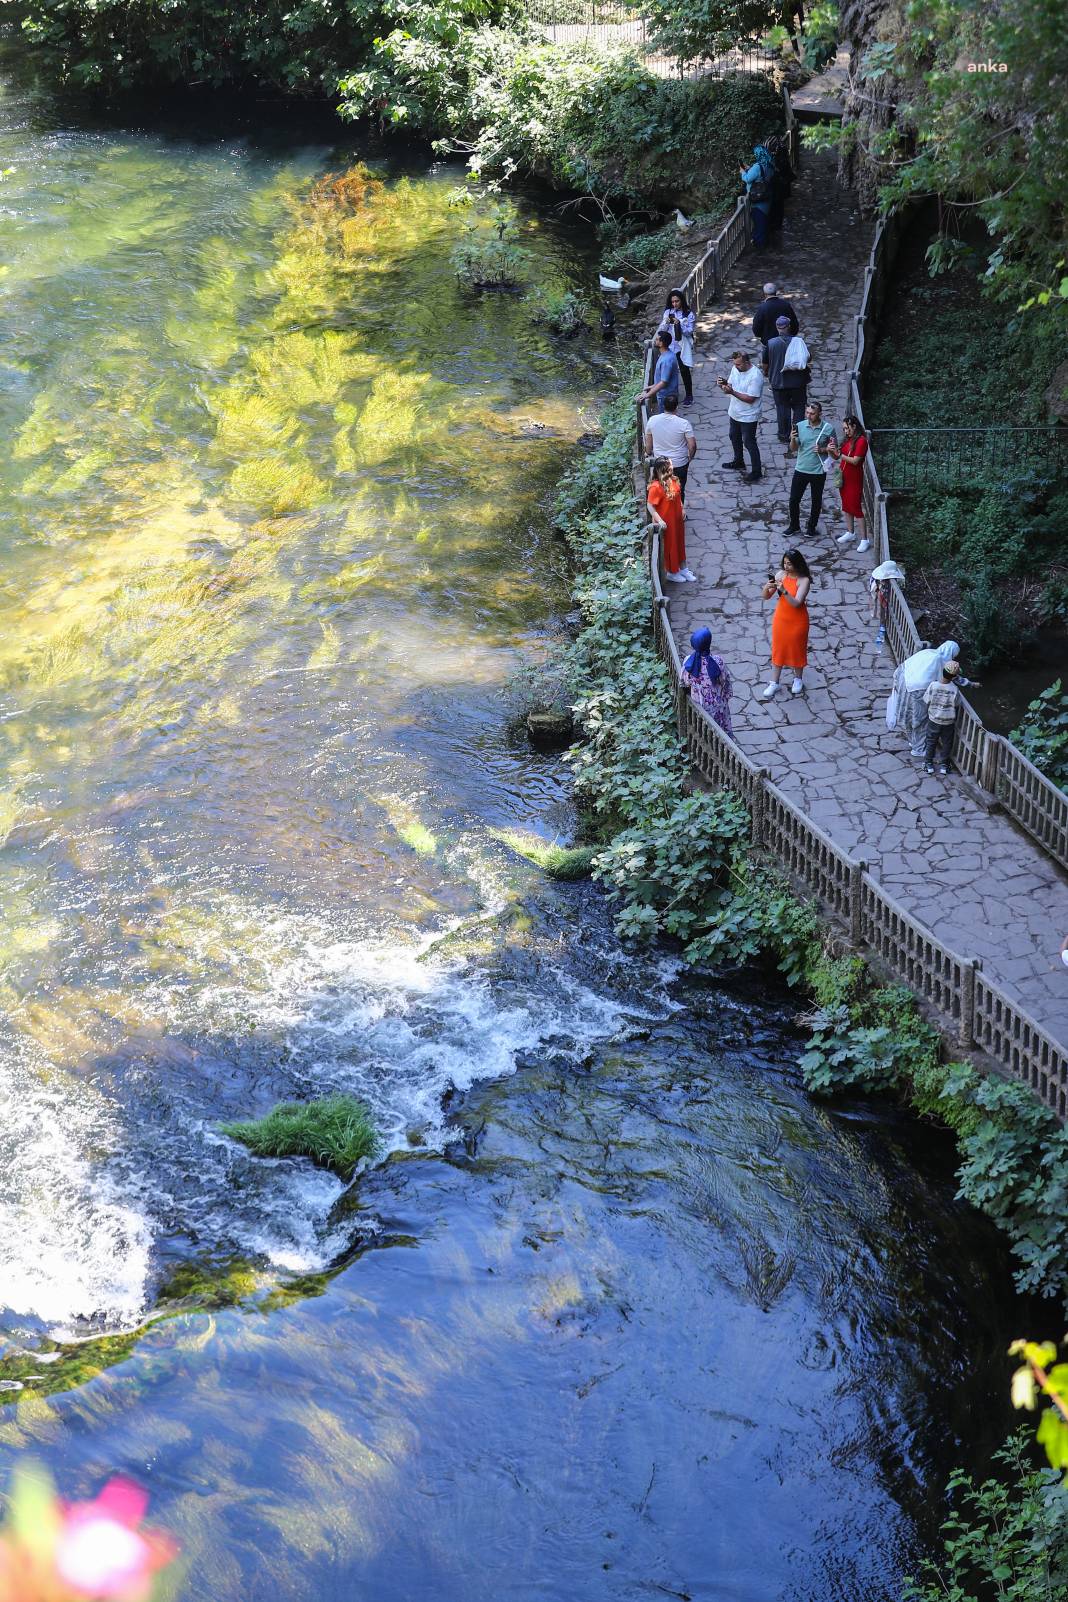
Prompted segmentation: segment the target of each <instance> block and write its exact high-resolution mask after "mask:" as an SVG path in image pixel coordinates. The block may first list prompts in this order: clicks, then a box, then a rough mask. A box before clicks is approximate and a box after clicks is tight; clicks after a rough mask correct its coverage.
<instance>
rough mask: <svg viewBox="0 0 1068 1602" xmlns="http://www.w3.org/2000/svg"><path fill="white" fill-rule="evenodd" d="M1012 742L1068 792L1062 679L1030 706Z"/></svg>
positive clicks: (1067, 703)
mask: <svg viewBox="0 0 1068 1602" xmlns="http://www.w3.org/2000/svg"><path fill="white" fill-rule="evenodd" d="M1009 739H1010V740H1011V741H1012V743H1013V745H1015V746H1016V747H1017V748H1018V749H1019V750H1021V751H1022V752H1023V754H1024V756H1025V757H1028V758H1029V759H1030V760H1031V761H1032V762H1033V763H1034V764H1035V767H1036V768H1039V769H1041V771H1042V772H1043V773H1044V774H1045V775H1046V777H1047V778H1048V779H1052V780H1053V783H1054V784H1059V785H1060V787H1061V789H1062V790H1068V690H1065V689H1064V688H1063V686H1062V684H1061V680H1060V679H1057V680H1055V681H1054V683H1053V684H1051V685H1050V686H1049V688H1048V689H1047V690H1043V691H1042V694H1041V695H1039V696H1037V697H1036V698H1035V700H1033V701H1031V702H1030V703H1029V704H1028V708H1027V711H1026V712H1025V713H1024V716H1023V720H1022V721H1021V722H1020V723H1019V724H1018V726H1017V727H1016V728H1015V729H1013V731H1012V733H1011V734H1010V735H1009Z"/></svg>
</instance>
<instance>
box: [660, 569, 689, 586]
mask: <svg viewBox="0 0 1068 1602" xmlns="http://www.w3.org/2000/svg"><path fill="white" fill-rule="evenodd" d="M664 577H665V578H666V579H667V581H668V583H669V584H685V583H686V580H685V579H684V578H683V576H682V569H681V568H680V569H679V571H678V572H677V573H665V574H664Z"/></svg>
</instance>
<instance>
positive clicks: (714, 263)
mask: <svg viewBox="0 0 1068 1602" xmlns="http://www.w3.org/2000/svg"><path fill="white" fill-rule="evenodd" d="M711 267H712V299H713V300H718V299H719V246H718V245H713V246H712V260H711Z"/></svg>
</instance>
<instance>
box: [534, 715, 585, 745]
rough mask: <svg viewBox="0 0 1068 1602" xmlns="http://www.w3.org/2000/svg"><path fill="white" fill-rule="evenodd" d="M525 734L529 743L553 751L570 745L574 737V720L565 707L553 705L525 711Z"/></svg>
mask: <svg viewBox="0 0 1068 1602" xmlns="http://www.w3.org/2000/svg"><path fill="white" fill-rule="evenodd" d="M527 735H528V737H529V739H530V743H531V745H536V746H537V747H538V748H539V749H540V750H544V751H555V750H559V749H561V748H562V747H563V746H565V745H570V744H571V742H572V740H573V739H574V737H575V720H574V719H573V718H572V716H571V713H570V712H569V711H568V710H567V709H566V708H560V707H554V708H550V709H549V710H547V711H542V712H528V713H527Z"/></svg>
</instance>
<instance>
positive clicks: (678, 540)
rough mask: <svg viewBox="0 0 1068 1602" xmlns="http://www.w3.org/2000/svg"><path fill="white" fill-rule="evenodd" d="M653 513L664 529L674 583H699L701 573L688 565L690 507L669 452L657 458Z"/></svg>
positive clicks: (652, 486)
mask: <svg viewBox="0 0 1068 1602" xmlns="http://www.w3.org/2000/svg"><path fill="white" fill-rule="evenodd" d="M646 499H647V501H648V503H649V514H650V516H651V517H652V520H653V522H654V523H655V524H656V526H657V528H658V529H659V530H660V537H661V540H662V542H663V552H664V568H665V571H666V576H667V577H668V578H669V579H670V580H671V582H672V584H696V583H697V575H696V574H695V573H691V572H690V569H689V568H688V567H687V566H686V509H685V507H684V506H683V504H682V489H681V487H680V485H679V481H678V479H677V478H676V477H675V474H674V472H673V471H672V467H671V462H670V461H669V460H668V458H667V457H666V456H657V457H656V458H655V459H654V461H653V476H652V479H651V481H650V484H649V494H648V495H647V497H646Z"/></svg>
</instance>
